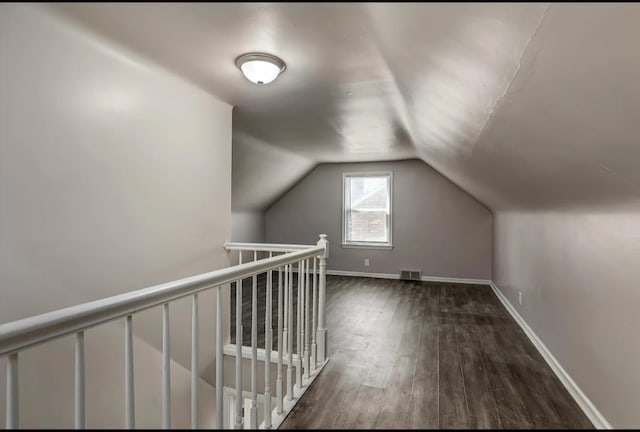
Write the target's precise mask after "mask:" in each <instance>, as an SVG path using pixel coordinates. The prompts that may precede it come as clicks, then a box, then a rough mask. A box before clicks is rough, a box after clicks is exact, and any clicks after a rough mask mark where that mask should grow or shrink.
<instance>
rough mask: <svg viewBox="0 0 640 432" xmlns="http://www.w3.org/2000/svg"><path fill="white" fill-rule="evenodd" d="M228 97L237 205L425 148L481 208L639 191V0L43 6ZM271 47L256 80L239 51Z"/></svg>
mask: <svg viewBox="0 0 640 432" xmlns="http://www.w3.org/2000/svg"><path fill="white" fill-rule="evenodd" d="M47 7H49V8H51V9H52V10H54V11H56V12H59V13H62V14H65V15H67V16H69V17H71V18H72V19H74V20H77V21H79V22H80V23H82V24H83V25H85V26H87V27H88V28H90V29H92V30H93V31H95V32H96V33H98V34H101V35H103V36H106V37H108V38H110V39H112V40H114V41H115V42H116V43H118V44H120V45H122V46H124V47H126V48H128V49H130V50H133V51H136V52H138V53H140V54H142V55H144V56H146V57H147V58H149V59H151V60H152V61H154V62H156V63H158V64H160V65H161V66H163V67H165V68H167V69H169V70H171V71H173V72H174V73H176V74H179V75H181V76H183V77H184V78H185V79H187V80H190V81H192V82H193V83H194V84H196V85H198V86H200V87H202V88H204V89H206V90H207V91H209V92H211V93H212V94H214V95H215V96H217V97H218V98H220V99H222V100H225V101H227V102H228V103H230V104H232V105H234V107H235V108H234V116H233V117H234V120H233V121H234V125H233V206H234V209H236V210H260V209H264V208H266V207H267V206H269V205H270V204H271V203H272V202H273V201H274V200H275V199H277V198H278V197H279V196H280V195H281V194H282V193H284V192H285V191H286V190H287V189H288V188H290V187H291V186H292V185H293V184H295V182H296V181H298V180H299V179H300V178H301V177H302V176H304V175H305V174H306V173H307V172H308V171H309V170H311V169H312V168H313V167H314V166H315V165H316V164H318V163H322V162H342V161H368V160H392V159H406V158H412V157H418V158H421V159H422V160H424V161H425V162H426V163H428V164H430V165H431V166H433V167H434V168H435V169H437V170H438V171H440V172H441V173H442V174H444V175H445V176H447V177H448V178H449V179H451V180H452V181H453V182H455V183H457V184H458V185H460V186H461V187H462V188H464V189H465V190H467V191H468V192H469V193H471V194H472V195H474V196H476V197H477V198H478V199H479V200H481V201H483V202H484V203H485V204H487V205H488V206H489V207H491V208H493V209H497V210H501V209H525V208H526V209H532V208H535V209H539V208H542V209H544V208H558V207H575V206H587V205H588V206H596V205H603V204H605V205H625V204H628V203H637V202H639V201H640V132H639V131H640V129H639V124H638V123H640V84H639V83H638V78H639V77H640V49H639V48H640V45H639V42H640V25H638V23H639V22H640V5H639V4H606V3H603V4H571V3H569V4H548V3H537V4H533V3H518V4H506V3H487V4H480V3H452V4H447V3H432V4H415V3H414V4H397V3H345V4H339V3H336V4H333V3H318V4H313V3H308V4H295V3H292V4H289V3H278V4H270V3H247V4H245V3H224V4H206V3H160V4H149V3H144V4H143V3H137V4H117V3H112V4H99V3H92V4H81V3H70V4H55V5H49V6H47ZM248 51H265V52H269V53H272V54H275V55H278V56H279V57H281V58H282V59H283V60H284V61H285V62H286V63H287V70H286V71H285V72H284V73H283V74H282V75H281V76H280V77H279V78H278V79H277V80H276V81H275V82H274V83H272V84H269V85H266V86H263V87H257V86H255V85H253V84H251V83H249V82H248V81H247V80H245V79H244V77H242V75H241V74H240V72H239V71H238V69H237V68H236V67H235V65H234V59H235V58H236V57H237V56H238V55H240V54H242V53H244V52H248Z"/></svg>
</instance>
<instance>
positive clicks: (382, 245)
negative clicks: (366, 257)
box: [342, 171, 393, 249]
mask: <svg viewBox="0 0 640 432" xmlns="http://www.w3.org/2000/svg"><path fill="white" fill-rule="evenodd" d="M381 176H388V177H389V217H388V226H387V231H388V233H389V241H388V242H355V241H347V226H348V224H347V200H348V199H349V198H350V197H349V196H348V195H347V190H346V189H347V188H346V185H347V179H348V178H350V177H381ZM342 247H343V248H359V249H393V171H363V172H348V173H342Z"/></svg>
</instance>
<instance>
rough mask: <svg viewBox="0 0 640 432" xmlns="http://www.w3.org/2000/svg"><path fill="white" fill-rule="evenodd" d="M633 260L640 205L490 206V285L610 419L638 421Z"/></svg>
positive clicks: (639, 359) (639, 272)
mask: <svg viewBox="0 0 640 432" xmlns="http://www.w3.org/2000/svg"><path fill="white" fill-rule="evenodd" d="M639 263H640V209H638V210H629V209H626V210H615V209H607V210H606V211H603V210H591V211H587V210H579V211H578V210H576V211H563V212H530V213H497V214H496V218H495V270H494V280H495V282H496V284H497V286H498V287H499V289H500V290H501V291H502V292H503V293H504V294H505V296H506V297H507V298H508V299H509V301H510V302H511V304H512V305H513V306H514V307H515V308H516V309H517V310H518V312H519V313H520V315H522V317H523V318H524V319H525V321H526V322H527V323H528V324H529V326H530V327H531V328H532V329H533V331H534V332H535V333H536V334H537V335H538V337H539V338H540V339H541V340H542V342H543V343H544V344H545V345H546V346H547V348H549V350H550V351H551V352H552V353H553V355H554V357H555V358H556V359H557V360H558V361H559V362H560V364H561V365H562V366H563V368H564V369H565V370H566V371H567V372H568V373H569V375H570V376H571V377H572V378H573V380H574V381H575V382H576V384H577V385H578V386H579V387H580V388H581V389H582V391H583V392H584V393H585V394H586V396H587V397H588V398H589V399H590V400H591V402H593V403H594V404H595V406H596V407H597V408H598V410H599V411H600V412H601V413H602V414H603V415H604V417H605V418H606V419H607V420H608V421H609V422H610V423H611V424H612V426H613V427H616V428H634V427H638V425H640V411H639V410H638V407H640V391H639V389H640V368H639V367H638V364H640V343H638V340H639V339H638V330H639V329H640V314H639V313H638V307H639V306H640V288H639V284H638V281H639V280H640V266H639V265H638V264H639ZM518 292H522V299H523V301H522V305H519V304H518Z"/></svg>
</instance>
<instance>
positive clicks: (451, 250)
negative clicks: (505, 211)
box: [265, 160, 493, 279]
mask: <svg viewBox="0 0 640 432" xmlns="http://www.w3.org/2000/svg"><path fill="white" fill-rule="evenodd" d="M376 170H391V171H393V188H394V190H393V244H394V248H393V250H373V249H347V248H342V247H341V245H340V242H341V240H342V238H341V237H342V236H341V233H342V173H343V172H355V171H376ZM492 224H493V216H492V214H491V212H490V211H489V210H488V209H487V208H486V207H485V206H484V205H482V204H481V203H479V202H478V201H477V200H475V199H474V198H473V197H471V196H470V195H469V194H467V193H466V192H464V191H463V190H461V189H460V188H458V187H457V186H456V185H455V184H453V183H451V182H450V181H449V180H447V179H446V178H445V177H443V176H442V175H440V174H439V173H438V172H436V171H435V170H434V169H432V168H431V167H429V166H428V165H427V164H425V163H424V162H422V161H420V160H406V161H394V162H374V163H347V164H323V165H319V166H317V167H316V168H315V169H314V170H313V171H312V172H311V173H310V174H309V175H307V176H306V177H305V178H304V179H302V180H301V181H300V182H299V183H298V184H297V185H296V186H295V187H294V188H292V189H291V190H290V191H289V192H288V193H287V194H285V195H284V196H283V197H281V198H280V199H279V200H278V201H277V202H276V203H275V204H274V205H273V206H271V208H269V209H268V210H267V212H266V216H265V227H266V241H267V242H269V243H307V244H311V243H315V242H316V241H317V239H318V234H319V233H326V234H328V236H329V241H330V254H331V255H330V259H329V261H328V268H329V269H330V270H343V271H355V272H367V273H393V274H398V272H399V270H400V269H401V268H409V269H422V273H423V275H425V276H438V277H455V278H473V279H491V267H492V236H493V232H492ZM364 258H369V260H370V266H369V267H365V266H364V264H363V262H364Z"/></svg>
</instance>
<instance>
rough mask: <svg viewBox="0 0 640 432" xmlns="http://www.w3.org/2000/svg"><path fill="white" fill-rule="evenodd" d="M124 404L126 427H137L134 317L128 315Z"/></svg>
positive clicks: (125, 335) (125, 326)
mask: <svg viewBox="0 0 640 432" xmlns="http://www.w3.org/2000/svg"><path fill="white" fill-rule="evenodd" d="M124 387H125V391H124V406H125V427H126V428H127V429H135V427H136V410H135V388H134V381H133V317H132V316H131V315H129V316H127V318H126V319H125V321H124Z"/></svg>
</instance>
